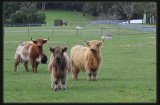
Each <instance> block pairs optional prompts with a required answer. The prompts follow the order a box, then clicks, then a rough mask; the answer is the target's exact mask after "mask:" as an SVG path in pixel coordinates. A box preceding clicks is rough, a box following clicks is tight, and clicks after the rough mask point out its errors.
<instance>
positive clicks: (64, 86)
mask: <svg viewBox="0 0 160 105" xmlns="http://www.w3.org/2000/svg"><path fill="white" fill-rule="evenodd" d="M61 83H62V89H63V90H66V77H63V78H62V79H61Z"/></svg>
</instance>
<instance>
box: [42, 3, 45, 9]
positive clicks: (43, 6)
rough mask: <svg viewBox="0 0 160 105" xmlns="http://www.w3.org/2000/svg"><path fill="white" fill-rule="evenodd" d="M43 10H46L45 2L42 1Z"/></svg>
mask: <svg viewBox="0 0 160 105" xmlns="http://www.w3.org/2000/svg"><path fill="white" fill-rule="evenodd" d="M42 11H45V3H44V2H42Z"/></svg>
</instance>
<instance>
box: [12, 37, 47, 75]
mask: <svg viewBox="0 0 160 105" xmlns="http://www.w3.org/2000/svg"><path fill="white" fill-rule="evenodd" d="M48 39H49V38H48ZM31 40H32V38H31ZM46 42H47V39H36V40H32V41H28V42H21V43H20V45H19V46H18V47H17V50H16V54H15V65H14V71H15V72H17V66H18V64H19V62H21V63H24V66H25V69H26V71H27V72H29V70H28V62H29V61H30V62H31V65H32V72H37V67H38V64H39V62H41V59H42V57H43V44H44V43H46ZM34 69H35V71H34Z"/></svg>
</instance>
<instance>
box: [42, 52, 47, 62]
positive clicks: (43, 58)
mask: <svg viewBox="0 0 160 105" xmlns="http://www.w3.org/2000/svg"><path fill="white" fill-rule="evenodd" d="M41 63H42V64H46V63H47V56H46V55H45V54H43V57H42V60H41Z"/></svg>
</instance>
